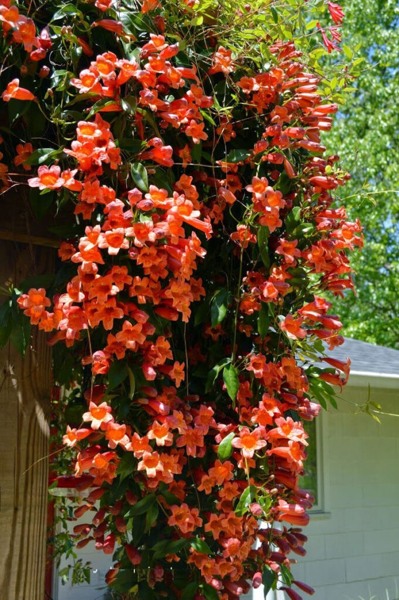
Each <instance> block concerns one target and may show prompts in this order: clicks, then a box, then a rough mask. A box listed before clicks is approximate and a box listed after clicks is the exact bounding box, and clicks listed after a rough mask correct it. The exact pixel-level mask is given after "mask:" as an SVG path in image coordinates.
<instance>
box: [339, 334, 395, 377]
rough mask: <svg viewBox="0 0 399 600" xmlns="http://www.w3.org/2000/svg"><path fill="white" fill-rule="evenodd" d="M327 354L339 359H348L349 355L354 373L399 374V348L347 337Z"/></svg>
mask: <svg viewBox="0 0 399 600" xmlns="http://www.w3.org/2000/svg"><path fill="white" fill-rule="evenodd" d="M327 355H328V356H332V357H334V358H337V359H339V360H346V359H347V358H348V357H349V358H350V359H351V361H352V364H351V372H352V373H353V374H354V373H356V372H359V373H379V374H381V375H386V376H389V375H396V376H399V350H394V349H393V348H386V347H385V346H375V345H374V344H369V343H368V342H361V341H360V340H353V339H350V338H345V342H344V343H343V344H342V346H338V347H337V348H335V349H334V350H333V351H332V352H327Z"/></svg>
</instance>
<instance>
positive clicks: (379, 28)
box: [327, 0, 399, 347]
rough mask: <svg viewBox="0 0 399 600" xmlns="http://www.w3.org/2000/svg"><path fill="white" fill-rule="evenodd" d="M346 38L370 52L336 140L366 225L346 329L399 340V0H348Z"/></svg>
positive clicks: (349, 190)
mask: <svg viewBox="0 0 399 600" xmlns="http://www.w3.org/2000/svg"><path fill="white" fill-rule="evenodd" d="M344 6H345V12H346V18H345V22H344V27H343V34H344V43H346V42H347V43H350V46H351V47H352V48H357V49H358V55H359V56H362V57H363V63H362V66H361V70H360V73H359V76H358V77H357V79H356V80H355V81H354V83H353V85H354V88H355V91H354V93H353V94H352V95H350V96H349V97H348V98H347V101H346V103H345V104H344V106H343V107H342V108H341V109H340V113H339V115H338V118H337V120H336V123H335V127H334V130H333V131H332V132H331V134H329V135H328V138H327V141H328V144H329V147H330V148H335V149H337V148H338V149H339V155H340V158H341V163H342V165H343V167H344V168H346V169H347V170H348V171H349V172H350V173H351V177H352V179H351V181H350V182H349V183H348V185H347V187H346V188H345V193H344V195H343V200H344V201H345V203H346V205H347V206H348V208H349V209H350V213H351V215H352V217H353V218H355V217H359V218H360V219H361V221H362V224H363V226H364V232H365V238H366V243H365V247H364V250H363V251H362V252H361V253H359V254H358V255H357V256H356V257H355V259H354V263H353V266H354V271H355V275H354V278H355V284H356V286H355V287H356V289H357V295H356V296H354V295H353V294H349V295H348V296H347V298H346V301H345V302H343V303H342V304H340V311H341V314H342V318H343V322H344V325H345V332H346V334H347V335H350V336H351V337H356V338H359V339H363V340H366V341H369V342H374V343H378V344H382V345H387V346H392V347H399V311H398V301H397V288H398V284H399V244H398V236H399V143H398V142H399V140H398V136H399V116H398V109H397V95H398V89H399V27H398V19H399V14H398V5H397V2H395V1H393V0H392V1H391V0H387V1H375V2H366V3H364V2H360V1H358V0H354V1H351V2H345V3H344Z"/></svg>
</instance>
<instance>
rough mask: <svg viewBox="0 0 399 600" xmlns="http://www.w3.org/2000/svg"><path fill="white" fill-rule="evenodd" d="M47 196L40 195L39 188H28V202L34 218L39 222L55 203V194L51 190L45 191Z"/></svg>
mask: <svg viewBox="0 0 399 600" xmlns="http://www.w3.org/2000/svg"><path fill="white" fill-rule="evenodd" d="M47 192H48V193H47V194H42V193H41V192H40V191H39V188H29V202H30V205H31V207H32V211H33V214H34V216H35V217H36V219H37V220H38V221H41V220H42V219H43V218H44V217H45V216H46V215H47V213H48V211H49V210H50V208H51V206H52V205H53V204H54V203H55V194H54V192H53V191H52V190H47Z"/></svg>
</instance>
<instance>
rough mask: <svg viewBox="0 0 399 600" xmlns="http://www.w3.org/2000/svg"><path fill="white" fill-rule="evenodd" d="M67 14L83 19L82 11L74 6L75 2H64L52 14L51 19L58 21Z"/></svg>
mask: <svg viewBox="0 0 399 600" xmlns="http://www.w3.org/2000/svg"><path fill="white" fill-rule="evenodd" d="M67 15H69V16H71V17H79V18H80V19H82V20H83V13H82V11H80V10H79V9H78V8H76V5H75V4H66V5H65V6H63V7H62V8H61V9H60V10H59V11H57V12H56V13H55V15H53V18H52V21H58V20H59V19H65V17H66V16H67Z"/></svg>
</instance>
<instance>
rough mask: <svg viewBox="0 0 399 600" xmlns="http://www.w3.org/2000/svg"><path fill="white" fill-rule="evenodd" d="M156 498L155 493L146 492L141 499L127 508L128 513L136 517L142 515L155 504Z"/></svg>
mask: <svg viewBox="0 0 399 600" xmlns="http://www.w3.org/2000/svg"><path fill="white" fill-rule="evenodd" d="M156 500H157V498H156V496H155V494H148V496H144V498H142V499H141V500H139V501H138V502H136V504H135V505H134V506H132V507H131V508H130V509H129V514H130V515H131V516H133V517H137V516H138V515H143V514H144V513H145V512H147V510H148V509H149V508H150V506H152V505H153V504H155V502H156Z"/></svg>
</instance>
